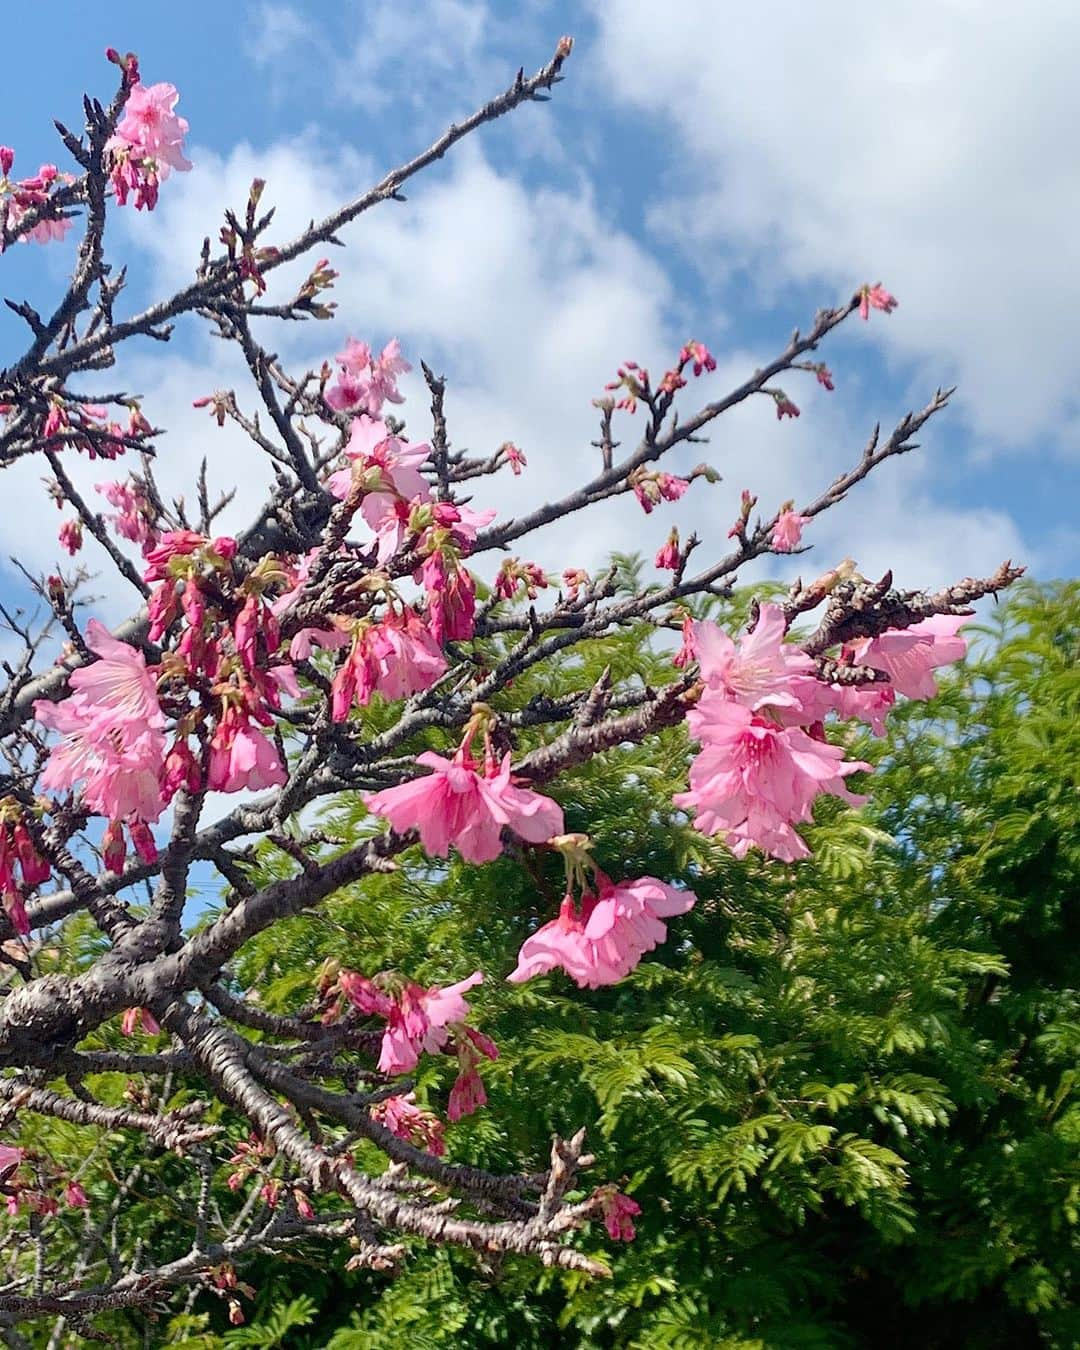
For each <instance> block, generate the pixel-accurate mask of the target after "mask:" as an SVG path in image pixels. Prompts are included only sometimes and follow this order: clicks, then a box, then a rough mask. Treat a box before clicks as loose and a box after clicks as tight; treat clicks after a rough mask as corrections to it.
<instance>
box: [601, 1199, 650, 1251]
mask: <svg viewBox="0 0 1080 1350" xmlns="http://www.w3.org/2000/svg"><path fill="white" fill-rule="evenodd" d="M596 1195H597V1197H598V1198H599V1200H600V1207H601V1212H602V1213H603V1216H604V1227H605V1228H606V1229H607V1234H608V1237H609V1238H611V1240H612V1242H633V1240H634V1238H635V1237H636V1232H635V1230H634V1224H633V1220H634V1219H635V1218H636V1217H637V1215H639V1214H640V1213H641V1206H640V1205H639V1204H638V1203H637V1201H636V1200H631V1199H630V1197H629V1196H628V1195H623V1193H622V1192H621V1191H619V1190H616V1188H615V1187H614V1186H601V1187H598V1188H597V1191H596Z"/></svg>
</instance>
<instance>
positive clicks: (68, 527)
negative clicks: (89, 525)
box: [57, 520, 83, 558]
mask: <svg viewBox="0 0 1080 1350" xmlns="http://www.w3.org/2000/svg"><path fill="white" fill-rule="evenodd" d="M57 538H58V539H59V540H60V547H61V548H64V549H66V550H67V551H68V553H70V554H71V556H72V557H73V558H74V556H75V554H76V553H78V551H79V549H81V548H82V546H83V527H82V521H81V520H65V521H64V523H63V524H62V525H61V526H60V530H59V533H58V535H57Z"/></svg>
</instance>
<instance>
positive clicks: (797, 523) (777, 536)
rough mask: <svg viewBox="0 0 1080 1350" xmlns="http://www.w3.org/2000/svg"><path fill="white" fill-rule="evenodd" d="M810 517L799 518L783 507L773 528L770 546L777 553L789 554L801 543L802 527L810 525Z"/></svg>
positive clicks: (796, 514)
mask: <svg viewBox="0 0 1080 1350" xmlns="http://www.w3.org/2000/svg"><path fill="white" fill-rule="evenodd" d="M810 519H811V518H810V516H800V515H799V514H798V513H797V512H795V511H793V510H792V509H791V508H790V507H787V506H785V507H784V509H783V510H782V511H781V512H780V514H779V515H778V516H777V518H776V524H775V525H774V526H773V532H772V539H771V541H770V542H771V544H772V547H773V549H774V550H775V551H776V552H777V553H790V552H791V551H792V550H793V549H796V548H798V547H799V544H800V543H801V542H802V532H803V526H804V525H809V524H810Z"/></svg>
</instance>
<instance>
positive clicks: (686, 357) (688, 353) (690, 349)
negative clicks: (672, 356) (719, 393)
mask: <svg viewBox="0 0 1080 1350" xmlns="http://www.w3.org/2000/svg"><path fill="white" fill-rule="evenodd" d="M689 361H693V363H694V374H695V375H702V374H704V373H705V371H707V370H708V371H713V370H715V369H716V357H715V356H713V354H712V352H711V351H709V349H708V347H706V346H705V344H704V342H695V341H694V340H693V339H691V340H690V341H689V342H688V343H686V345H685V346H684V347H683V349H682V351H680V352H679V365H680V366H685V365H686V364H687V362H689Z"/></svg>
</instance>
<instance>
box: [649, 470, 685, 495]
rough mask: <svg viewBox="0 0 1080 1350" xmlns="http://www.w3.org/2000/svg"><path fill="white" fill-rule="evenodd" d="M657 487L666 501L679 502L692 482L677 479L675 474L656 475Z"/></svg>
mask: <svg viewBox="0 0 1080 1350" xmlns="http://www.w3.org/2000/svg"><path fill="white" fill-rule="evenodd" d="M656 486H657V487H658V488H659V489H660V496H661V497H663V499H664V501H666V502H677V501H678V500H679V498H680V497H681V496H682V495H683V493H684V492H685V491H686V489H687V488H688V487H689V486H690V480H689V478H676V476H675V475H674V474H673V473H659V474H657V475H656Z"/></svg>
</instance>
